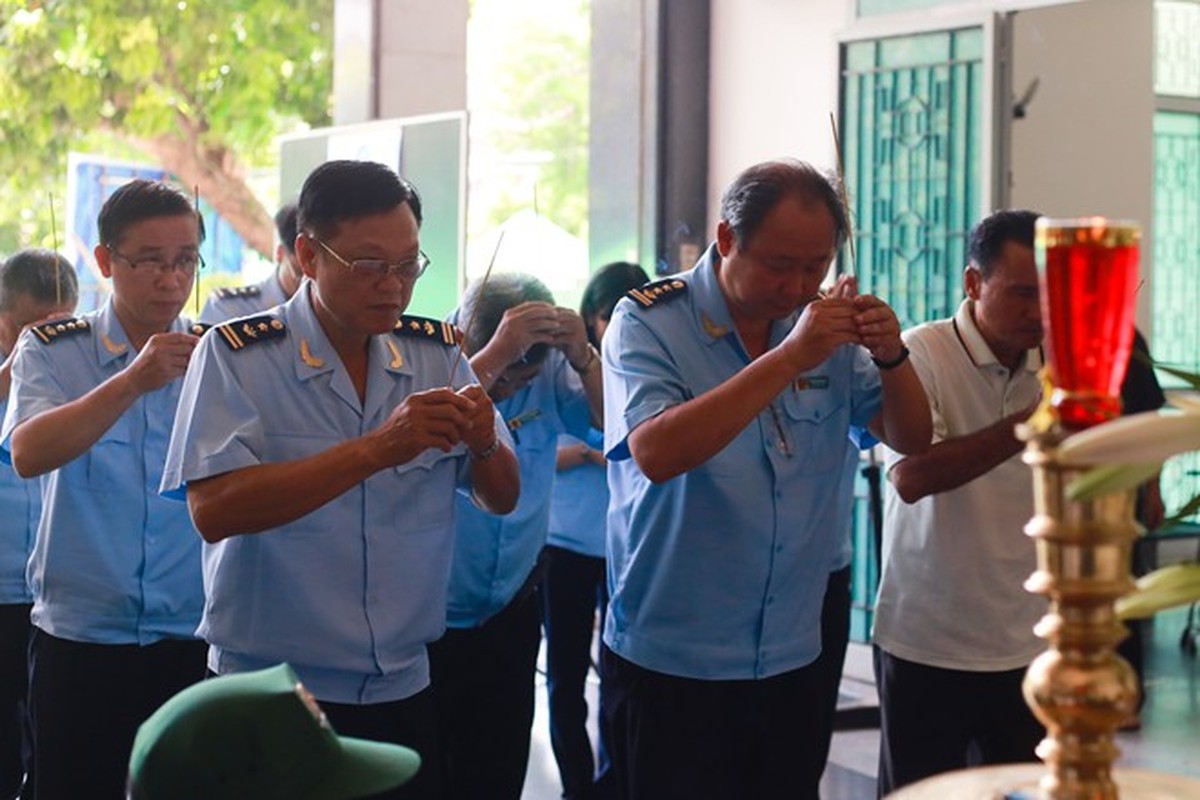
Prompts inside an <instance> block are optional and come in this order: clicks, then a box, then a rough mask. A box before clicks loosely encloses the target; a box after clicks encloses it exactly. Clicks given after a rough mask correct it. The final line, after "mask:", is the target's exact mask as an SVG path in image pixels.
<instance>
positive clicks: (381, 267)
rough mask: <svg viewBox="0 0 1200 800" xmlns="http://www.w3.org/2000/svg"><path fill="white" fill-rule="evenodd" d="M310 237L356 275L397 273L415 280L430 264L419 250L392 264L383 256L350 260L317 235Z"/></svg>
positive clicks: (371, 275) (372, 275)
mask: <svg viewBox="0 0 1200 800" xmlns="http://www.w3.org/2000/svg"><path fill="white" fill-rule="evenodd" d="M309 238H310V239H312V240H313V241H314V242H316V243H317V244H319V245H321V247H322V249H324V250H325V252H326V253H329V255H331V256H333V257H334V258H335V259H337V260H338V262H340V263H341V264H342V265H344V266H347V267H349V268H350V271H351V272H353V273H355V274H356V275H362V276H370V277H372V278H382V277H384V276H386V275H395V276H396V277H398V278H402V279H404V280H407V281H415V280H416V279H417V278H419V277H421V276H422V275H424V274H425V269H426V268H427V267H428V266H429V257H428V256H427V255H425V254H424V253H422V252H421V251H419V250H418V251H417V254H416V256H414V257H413V258H406V259H405V260H403V261H398V262H396V263H395V264H391V263H389V262H387V261H385V260H383V259H381V258H356V259H354V260H353V261H350V260H348V259H345V258H343V257H342V256H340V255H338V254H337V252H336V251H335V250H334V249H333V248H332V247H330V246H329V245H327V244H325V243H324V242H322V241H321V240H320V239H318V238H316V237H315V236H310V237H309Z"/></svg>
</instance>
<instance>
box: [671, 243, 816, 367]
mask: <svg viewBox="0 0 1200 800" xmlns="http://www.w3.org/2000/svg"><path fill="white" fill-rule="evenodd" d="M720 260H721V254H720V253H718V252H717V245H716V243H715V242H714V243H713V244H711V245H709V248H708V250H706V251H705V253H704V256H703V257H701V259H700V261H698V262H697V263H696V267H695V269H693V270H692V272H691V274H692V279H691V281H690V282H689V286H690V287H691V293H692V295H693V297H694V299H693V301H692V308H693V310H694V311H695V314H696V326H697V328H698V329H699V331H700V339H701V341H703V342H707V343H708V344H709V345H712V344H715V343H716V342H719V341H721V340H722V339H725V338H726V337H729V336H734V338H735V341H737V342H738V343H739V345H738V346H739V347H741V346H742V345H741V340H740V339H738V338H737V336H736V334H737V331H736V329H735V327H734V324H733V316H732V315H730V313H729V302H728V301H727V300H726V298H725V294H724V292H722V291H721V283H720V281H719V280H718V278H717V263H718V262H719V261H720ZM798 315H799V311H797V312H794V313H792V314H789V315H788V316H787V317H785V318H784V319H781V320H775V321H774V322H772V323H771V339H770V346H771V347H775V346H776V345H778V344H779V343H780V342H782V341H783V340H784V338H786V337H787V335H788V332H789V331H791V329H792V327H793V326H794V325H795V324H796V317H797V316H798Z"/></svg>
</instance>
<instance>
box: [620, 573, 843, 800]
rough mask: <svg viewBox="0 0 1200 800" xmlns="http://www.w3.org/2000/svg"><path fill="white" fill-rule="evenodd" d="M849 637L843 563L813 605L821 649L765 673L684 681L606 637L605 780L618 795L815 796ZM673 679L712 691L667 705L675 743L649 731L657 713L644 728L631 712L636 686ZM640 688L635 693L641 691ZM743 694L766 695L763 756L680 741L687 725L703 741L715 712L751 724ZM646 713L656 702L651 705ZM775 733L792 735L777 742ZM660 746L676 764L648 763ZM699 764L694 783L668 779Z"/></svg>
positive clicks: (756, 701)
mask: <svg viewBox="0 0 1200 800" xmlns="http://www.w3.org/2000/svg"><path fill="white" fill-rule="evenodd" d="M849 640H850V567H845V568H844V569H840V570H837V571H836V572H832V573H830V575H829V579H828V582H827V584H826V588H825V598H824V602H823V604H822V608H821V655H820V656H818V657H817V660H816V661H814V662H813V663H812V664H809V665H808V666H806V667H803V668H801V669H799V670H794V671H792V672H789V673H786V674H784V675H779V676H775V677H773V678H769V679H767V680H765V681H691V680H690V679H686V678H677V677H674V676H668V675H662V674H661V673H655V672H653V671H652V670H646V669H643V668H641V667H638V666H637V665H635V664H632V663H630V662H629V661H626V660H625V659H622V658H621V657H619V656H617V655H616V654H615V653H613V652H612V651H611V650H609V649H608V648H607V647H602V648H601V653H600V675H601V681H600V713H601V720H602V723H603V724H604V729H606V730H607V731H608V735H609V740H610V742H611V743H612V751H611V755H612V767H611V773H612V776H611V777H612V781H611V784H612V790H613V791H614V793H615V796H616V797H619V798H622V800H631V799H632V798H653V797H658V796H661V797H679V798H684V797H702V798H706V800H707V798H713V799H714V800H721V799H722V798H742V797H760V796H761V797H776V796H781V797H782V796H786V797H789V798H791V797H796V798H814V800H815V798H817V797H818V795H819V786H820V782H821V775H822V773H823V772H824V771H825V763H826V761H827V760H828V757H829V747H830V742H831V740H832V738H833V723H834V714H835V712H836V710H837V698H838V686H839V684H840V683H841V680H842V668H843V666H844V664H845V660H846V648H847V646H848V645H849ZM639 681H640V683H641V686H640V687H639V686H638V684H639ZM671 681H677V682H679V683H680V687H681V688H682V689H683V690H684V692H685V694H686V693H687V692H688V691H689V688H690V689H693V690H695V691H696V692H697V695H700V694H708V695H711V697H707V698H706V697H700V696H697V699H696V702H697V706H696V707H695V708H689V707H688V703H689V702H690V701H689V700H688V699H687V698H686V696H685V697H684V698H682V699H681V701H680V703H681V706H682V707H681V708H678V709H675V710H670V709H668V712H669V713H672V714H675V715H677V716H678V719H677V720H674V721H673V722H672V721H669V722H668V723H667V725H671V724H674V725H675V726H676V727H677V728H682V729H683V730H682V737H683V738H681V739H680V740H679V741H678V742H677V743H676V744H674V745H672V744H671V743H670V742H669V741H668V742H665V743H664V742H656V741H655V738H654V737H655V735H656V734H655V730H657V729H661V728H663V727H664V725H663V724H662V722H661V721H658V720H650V721H649V723H650V724H649V725H648V726H647V729H646V730H645V731H643V730H642V727H641V725H640V724H639V719H638V715H639V714H642V713H645V709H644V706H645V705H646V703H645V702H644V700H645V697H644V695H646V694H649V693H652V692H653V691H654V687H655V686H656V685H657V684H658V683H659V682H671ZM639 694H640V695H643V697H642V698H641V699H640V700H639V698H638V695H639ZM777 698H778V700H777ZM744 701H749V703H750V706H748V707H751V706H752V707H754V708H758V707H760V706H763V705H765V706H766V708H767V711H766V712H765V713H763V714H761V715H760V716H761V721H762V728H761V729H759V730H752V731H751V733H750V736H753V737H755V739H759V738H765V739H767V740H768V745H767V746H766V749H764V751H763V753H762V754H761V759H762V766H757V765H756V764H757V762H756V757H755V756H754V755H753V754H751V755H749V756H747V757H745V758H744V759H743V761H744V764H743V765H741V766H739V764H737V763H734V762H732V761H731V760H730V759H728V758H726V757H725V756H724V755H722V753H721V749H722V746H723V745H720V744H718V745H717V746H716V747H715V749H714V752H713V755H712V757H711V758H705V757H704V756H703V755H702V754H700V755H698V754H694V753H690V752H689V751H688V748H689V747H690V746H691V745H689V744H687V742H688V738H687V737H689V736H691V735H694V734H698V735H700V736H701V738H704V739H705V740H706V741H705V742H704V743H702V745H701V750H704V749H705V748H707V747H708V746H709V745H710V743H711V742H710V741H708V737H709V735H710V731H709V729H708V728H703V729H701V727H702V726H713V725H714V724H716V725H717V727H720V719H722V716H721V715H728V716H730V717H732V718H734V719H735V720H737V721H738V724H741V725H743V726H745V727H747V728H751V729H753V727H754V725H755V721H756V717H755V714H754V713H750V714H749V716H747V715H746V710H745V709H742V708H740V707H739V705H740V704H741V703H743V702H744ZM777 702H778V705H776V703H777ZM705 703H708V704H711V705H712V706H713V708H714V709H716V710H717V711H718V712H719V714H718V715H717V717H716V720H717V722H716V723H714V719H713V717H712V716H711V715H709V714H707V713H706V711H707V709H708V706H707V705H703V704H705ZM783 709H787V711H786V712H784V711H783ZM650 713H651V714H655V713H661V712H659V711H657V710H652V711H651V712H650ZM788 714H792V715H794V718H793V719H789V717H788ZM614 726H619V727H620V728H621V731H620V733H618V732H617V731H616V730H614ZM689 729H690V730H689ZM663 735H665V736H666V737H667V738H668V739H670V737H671V736H674V735H675V734H673V733H671V731H670V730H666V731H664V732H663ZM724 735H725V731H721V730H718V731H716V732H715V736H716V737H717V739H715V740H712V741H716V742H718V743H719V742H721V741H723V740H722V739H721V738H720V737H722V736H724ZM740 735H741V734H737V735H735V736H734V737H733V743H732V745H731V747H732V748H733V750H741V749H742V747H743V744H741V743H739V742H738V736H740ZM780 742H791V743H793V744H791V745H788V746H781V747H776V745H777V744H778V743H780ZM643 747H645V748H646V749H642V748H643ZM664 747H665V748H666V749H667V750H668V751H669V752H667V753H666V754H665V757H666V758H671V759H675V760H676V764H675V766H673V767H668V766H666V765H663V766H661V767H660V766H659V765H658V764H657V763H656V761H657V759H659V758H660V757H663V756H660V755H656V754H655V751H656V750H659V749H662V748H664ZM697 769H700V773H699V774H698V775H697V778H696V780H695V782H694V783H688V784H687V786H676V783H675V781H676V774H675V773H674V772H673V770H679V771H680V773H679V774H686V773H691V772H693V771H695V770H697ZM713 772H721V773H722V774H721V775H719V776H715V775H713V774H711V773H713ZM760 773H761V774H760ZM780 773H783V774H782V775H781V774H780ZM776 776H779V777H776ZM689 780H690V779H689ZM775 780H779V781H782V782H781V783H779V784H778V786H779V787H790V788H788V789H787V790H786V791H787V793H786V794H783V793H777V789H776V785H775V784H774V783H773V781H775ZM673 787H674V788H673ZM780 791H781V790H780ZM756 792H757V793H756ZM689 793H691V794H689Z"/></svg>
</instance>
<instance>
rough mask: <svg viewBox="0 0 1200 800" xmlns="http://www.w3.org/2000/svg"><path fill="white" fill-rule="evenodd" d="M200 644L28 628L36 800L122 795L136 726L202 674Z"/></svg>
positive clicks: (202, 647)
mask: <svg viewBox="0 0 1200 800" xmlns="http://www.w3.org/2000/svg"><path fill="white" fill-rule="evenodd" d="M206 651H207V645H206V644H205V643H204V642H201V641H198V640H193V639H189V640H166V641H161V642H157V643H155V644H152V645H147V646H145V647H142V646H139V645H124V644H121V645H108V644H89V643H84V642H72V641H68V640H66V639H59V638H57V637H54V636H51V635H50V634H48V633H46V632H45V631H43V630H41V629H39V628H37V627H35V628H34V629H33V636H32V639H31V641H30V647H29V696H30V703H29V705H30V716H31V720H32V727H33V741H34V755H35V762H34V770H35V778H36V782H37V795H36V796H37V799H38V800H79V798H84V797H86V798H88V799H89V800H108V799H109V798H111V799H112V800H122V799H123V798H124V797H125V779H126V772H127V771H128V768H129V753H130V750H131V749H132V748H133V738H134V736H135V735H136V733H137V729H138V726H139V725H141V724H142V722H143V721H144V720H145V719H146V718H147V717H149V716H150V714H152V713H153V712H154V710H155V709H157V708H158V707H159V706H160V705H162V704H163V703H164V702H165V701H166V700H167V699H168V698H170V697H171V696H172V695H174V694H175V693H177V692H179V691H180V690H181V689H184V688H186V687H187V686H190V685H191V684H193V683H195V682H197V681H199V680H201V679H202V678H203V677H204V660H205V653H206Z"/></svg>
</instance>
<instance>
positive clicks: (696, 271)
mask: <svg viewBox="0 0 1200 800" xmlns="http://www.w3.org/2000/svg"><path fill="white" fill-rule="evenodd" d="M720 260H721V254H720V253H718V252H717V245H716V243H715V242H714V243H713V244H711V245H709V248H708V250H706V251H705V252H704V255H703V256H701V258H700V260H699V261H698V262H697V263H696V266H695V267H694V268H693V269H692V272H691V280H690V281H689V282H688V283H689V286H690V287H691V293H692V310H693V312H694V313H695V315H696V327H697V329H698V330H699V332H700V341H702V342H706V343H707V344H709V345H712V344H715V343H716V342H719V341H721V340H722V339H724V338H725V337H727V336H729V335H731V334H733V333H734V327H733V317H731V316H730V315H729V304H728V303H727V302H726V301H725V295H724V293H723V292H722V291H721V283H720V281H719V280H718V279H717V262H719V261H720Z"/></svg>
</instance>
